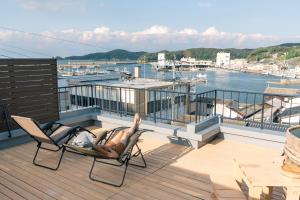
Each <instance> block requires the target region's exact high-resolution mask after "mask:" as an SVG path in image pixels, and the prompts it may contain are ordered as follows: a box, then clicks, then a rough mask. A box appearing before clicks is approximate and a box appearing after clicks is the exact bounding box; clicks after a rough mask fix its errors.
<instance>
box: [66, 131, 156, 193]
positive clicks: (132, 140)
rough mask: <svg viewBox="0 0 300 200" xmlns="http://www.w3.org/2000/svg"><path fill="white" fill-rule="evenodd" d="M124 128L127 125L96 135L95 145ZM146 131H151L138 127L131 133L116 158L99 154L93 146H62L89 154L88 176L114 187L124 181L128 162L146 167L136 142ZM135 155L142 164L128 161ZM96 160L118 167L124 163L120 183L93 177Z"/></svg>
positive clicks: (102, 142)
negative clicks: (90, 162)
mask: <svg viewBox="0 0 300 200" xmlns="http://www.w3.org/2000/svg"><path fill="white" fill-rule="evenodd" d="M126 128H129V127H119V128H116V129H112V130H109V131H106V132H103V134H102V135H99V136H98V137H97V139H96V141H95V145H97V144H105V143H107V142H108V141H109V140H110V139H111V138H113V137H114V136H115V135H116V134H117V133H118V132H119V131H121V130H124V129H126ZM146 131H151V130H147V129H139V130H137V131H136V132H135V133H134V134H133V135H131V136H130V137H129V138H128V141H127V145H126V147H125V150H124V152H123V153H122V154H121V155H120V156H119V157H118V158H111V157H106V156H104V155H103V154H101V153H100V152H98V151H96V150H94V149H93V148H83V147H78V146H74V145H70V144H64V146H65V147H67V148H69V149H71V150H73V151H76V152H78V153H81V154H83V155H87V156H91V157H93V158H94V161H93V164H92V167H91V169H90V172H89V178H90V179H91V180H93V181H97V182H101V183H105V184H108V185H112V186H115V187H121V186H122V185H123V183H124V179H125V176H126V172H127V167H128V165H129V164H130V165H134V166H137V167H142V168H146V167H147V164H146V161H145V159H144V156H143V154H142V151H141V149H140V147H139V146H138V144H137V142H138V140H139V137H140V136H141V134H142V133H144V132H146ZM134 146H135V147H136V149H137V151H136V152H135V153H132V151H133V148H134ZM137 156H141V158H142V162H143V164H142V165H138V164H133V163H129V161H130V159H131V158H132V157H137ZM110 160H114V161H117V162H115V163H112V162H110ZM96 162H99V163H102V164H107V165H112V166H118V167H122V166H123V165H125V168H124V171H123V176H122V178H121V182H120V183H114V182H111V181H109V180H105V179H96V178H94V177H93V175H92V173H93V169H94V166H95V163H96Z"/></svg>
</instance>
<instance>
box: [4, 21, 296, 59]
mask: <svg viewBox="0 0 300 200" xmlns="http://www.w3.org/2000/svg"><path fill="white" fill-rule="evenodd" d="M39 34H41V35H43V36H45V37H36V36H34V35H31V34H24V33H20V32H16V31H1V29H0V41H1V42H2V43H3V44H5V43H7V44H12V45H15V46H19V47H22V48H29V49H32V50H39V51H41V52H43V53H48V54H50V55H54V56H55V55H60V56H69V55H78V54H86V53H89V52H97V51H107V50H112V49H116V48H123V49H127V50H133V51H140V50H144V51H159V50H163V49H167V50H175V49H185V48H194V47H217V48H254V47H261V46H268V45H275V44H279V43H284V42H297V41H298V42H299V40H300V36H289V37H284V36H276V35H265V34H261V33H253V34H245V33H236V32H225V31H220V30H218V29H217V28H216V27H208V28H207V29H205V30H202V31H200V30H197V29H194V28H183V29H179V30H175V29H171V28H170V27H167V26H162V25H153V26H151V27H149V28H146V29H144V30H140V31H133V32H129V31H124V30H112V29H110V28H109V27H106V26H99V27H96V28H94V29H91V30H79V29H76V28H71V29H65V30H52V31H50V30H45V31H43V32H41V33H39ZM49 37H54V38H55V37H56V38H62V39H65V40H68V41H74V42H63V41H60V40H55V39H52V38H49ZM82 43H88V44H91V45H82ZM97 47H99V48H97ZM103 47H104V48H103ZM66 52H68V53H66Z"/></svg>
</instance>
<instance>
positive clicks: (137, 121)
mask: <svg viewBox="0 0 300 200" xmlns="http://www.w3.org/2000/svg"><path fill="white" fill-rule="evenodd" d="M141 122H142V119H141V117H140V115H139V114H138V113H136V114H135V115H134V119H133V123H134V126H135V127H136V128H138V127H139V125H140V124H141Z"/></svg>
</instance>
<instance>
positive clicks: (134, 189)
mask: <svg viewBox="0 0 300 200" xmlns="http://www.w3.org/2000/svg"><path fill="white" fill-rule="evenodd" d="M145 141H146V140H145ZM154 142H155V141H151V140H147V142H144V141H142V142H141V144H140V146H142V149H143V151H144V154H145V159H146V161H147V164H148V167H147V168H146V169H142V168H137V167H133V166H129V169H128V172H127V176H126V178H125V182H124V185H123V187H121V188H116V187H112V186H109V185H105V184H102V183H98V182H94V181H91V180H89V178H88V172H89V170H90V167H91V164H92V158H90V157H86V156H81V155H77V154H73V153H69V152H66V153H65V156H64V158H63V161H62V164H61V166H60V168H59V170H58V171H51V170H47V169H44V168H41V167H37V166H35V165H33V164H32V158H33V155H34V152H35V149H36V146H35V143H33V142H32V143H27V144H24V145H19V146H16V147H12V148H9V149H5V150H2V151H1V159H0V199H3V200H6V199H14V200H19V199H28V200H38V199H44V200H54V199H64V200H65V199H72V200H79V199H86V200H89V199H116V200H117V199H118V200H119V199H149V200H150V199H174V200H175V199H188V200H192V199H214V197H213V196H214V195H213V188H212V183H211V180H210V177H209V175H207V174H201V173H196V172H193V171H189V170H186V169H182V168H179V167H175V166H172V163H174V162H176V160H177V159H178V158H180V157H182V156H184V155H186V154H187V153H189V152H190V151H191V149H190V148H187V147H183V146H179V145H175V144H166V143H159V142H155V143H154ZM42 153H44V154H41V156H40V157H39V159H38V161H39V162H42V163H48V162H49V163H50V164H51V162H53V161H55V160H56V158H57V156H56V155H54V154H53V153H52V152H51V153H45V152H42ZM137 159H138V158H136V160H134V161H133V162H139V161H138V160H137ZM119 172H120V170H119V169H115V168H112V167H111V166H107V167H104V166H101V165H100V164H98V165H97V167H96V170H95V174H98V175H101V176H102V177H106V178H109V179H112V180H116V179H117V178H118V175H119Z"/></svg>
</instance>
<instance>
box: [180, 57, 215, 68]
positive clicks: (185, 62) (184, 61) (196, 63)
mask: <svg viewBox="0 0 300 200" xmlns="http://www.w3.org/2000/svg"><path fill="white" fill-rule="evenodd" d="M212 65H213V61H211V60H196V58H191V57H188V58H185V57H182V58H181V59H180V66H181V67H210V66H212Z"/></svg>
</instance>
